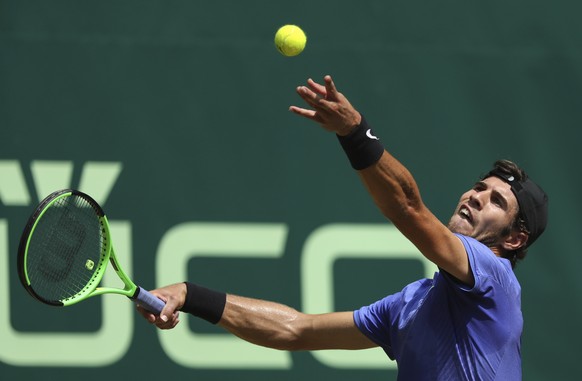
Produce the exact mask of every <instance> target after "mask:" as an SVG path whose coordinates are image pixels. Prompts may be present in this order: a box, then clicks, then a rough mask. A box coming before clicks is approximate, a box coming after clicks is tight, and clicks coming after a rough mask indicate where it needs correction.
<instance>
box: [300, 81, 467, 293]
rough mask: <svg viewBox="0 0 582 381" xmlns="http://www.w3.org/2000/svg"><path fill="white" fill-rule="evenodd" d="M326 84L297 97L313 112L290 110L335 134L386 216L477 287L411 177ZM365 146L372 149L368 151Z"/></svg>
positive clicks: (460, 250) (454, 241)
mask: <svg viewBox="0 0 582 381" xmlns="http://www.w3.org/2000/svg"><path fill="white" fill-rule="evenodd" d="M324 82H325V83H324V85H321V84H318V83H315V82H314V81H313V80H311V79H309V80H308V82H307V85H308V86H300V87H298V88H297V93H298V94H299V95H300V96H301V98H303V100H304V101H305V102H306V103H307V104H308V105H309V106H310V107H311V109H305V108H301V107H297V106H291V107H290V110H291V111H292V112H294V113H296V114H298V115H301V116H303V117H306V118H308V119H311V120H313V121H315V122H317V123H319V124H320V125H321V126H322V127H323V128H324V129H326V130H328V131H331V132H335V133H336V134H337V135H338V136H339V137H340V141H341V142H342V146H343V147H344V149H345V150H346V152H347V153H348V157H349V158H350V161H351V162H352V165H354V168H356V169H358V175H359V176H360V178H361V180H362V182H363V183H364V185H365V186H366V189H367V190H368V192H369V193H370V195H371V196H372V198H373V200H374V202H375V203H376V205H377V206H378V208H379V209H380V211H381V212H382V213H383V214H384V216H386V217H387V218H388V219H389V220H390V221H392V222H393V223H394V225H395V226H396V227H397V228H398V229H399V230H400V231H401V232H402V233H403V234H404V235H405V236H406V237H407V238H408V239H409V240H410V241H411V242H412V243H413V244H414V245H415V246H416V247H417V248H418V249H419V250H420V252H421V253H422V254H423V255H424V256H425V257H426V258H428V259H429V260H430V261H432V262H433V263H435V264H436V265H437V266H439V267H440V268H442V269H444V270H445V271H447V272H448V273H450V274H452V275H453V276H455V277H456V278H457V279H459V280H461V281H462V282H464V283H466V284H469V285H472V284H473V282H474V280H473V275H472V273H471V271H470V268H469V260H468V257H467V254H466V252H465V249H464V247H463V244H462V243H461V241H460V240H459V239H458V238H457V237H456V236H455V235H454V234H453V233H452V232H451V231H450V230H449V229H448V228H447V227H446V226H445V225H444V224H442V223H441V222H440V221H439V220H438V219H437V218H436V217H435V216H434V215H433V214H432V213H431V211H430V210H429V209H428V208H427V207H426V206H425V205H424V203H423V202H422V199H421V196H420V192H419V190H418V187H417V185H416V182H415V180H414V178H413V177H412V175H411V174H410V172H409V171H408V170H407V169H406V168H405V167H404V166H403V165H402V164H401V163H400V162H399V161H398V160H396V159H395V158H394V157H393V156H392V155H391V154H389V153H388V152H387V151H385V150H384V149H383V148H382V147H381V146H379V143H378V142H377V138H376V137H375V136H374V135H373V134H372V133H371V130H370V129H369V128H368V127H367V126H364V125H363V124H362V123H365V122H363V120H362V117H361V115H360V113H359V112H358V111H357V110H356V109H355V108H354V107H353V106H352V105H351V104H350V102H349V101H348V100H347V98H346V97H345V96H344V95H343V94H342V93H340V92H338V91H337V89H336V87H335V84H334V83H333V80H332V78H331V77H330V76H326V77H325V78H324ZM366 139H370V141H369V142H368V141H366ZM366 146H370V147H372V148H371V149H367V148H366ZM362 147H364V148H362ZM379 147H380V148H379ZM368 151H369V152H371V154H370V155H368Z"/></svg>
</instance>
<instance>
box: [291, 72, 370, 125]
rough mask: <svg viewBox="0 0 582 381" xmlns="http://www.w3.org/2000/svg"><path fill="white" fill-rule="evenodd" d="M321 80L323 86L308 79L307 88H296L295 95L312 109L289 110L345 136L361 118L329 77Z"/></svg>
mask: <svg viewBox="0 0 582 381" xmlns="http://www.w3.org/2000/svg"><path fill="white" fill-rule="evenodd" d="M323 80H324V83H325V84H324V85H321V84H319V83H316V82H315V81H314V80H313V79H311V78H309V79H308V80H307V86H299V87H297V94H299V96H300V97H301V98H303V100H304V101H305V102H306V103H307V104H308V105H309V106H310V107H311V108H312V109H306V108H301V107H297V106H291V107H289V110H290V111H292V112H294V113H295V114H297V115H301V116H303V117H305V118H307V119H311V120H313V121H314V122H317V123H319V124H320V125H321V126H322V127H323V128H324V129H326V130H328V131H331V132H335V133H336V134H338V135H347V134H349V133H350V132H351V130H352V129H353V128H354V127H356V126H357V125H358V124H360V122H361V120H362V117H361V115H360V113H359V112H358V111H357V110H356V109H355V108H354V107H353V106H352V105H351V103H350V102H349V101H348V99H347V98H346V97H345V96H344V95H343V94H342V93H340V92H339V91H337V88H336V87H335V84H334V83H333V80H332V78H331V76H329V75H326V76H325V77H324V78H323Z"/></svg>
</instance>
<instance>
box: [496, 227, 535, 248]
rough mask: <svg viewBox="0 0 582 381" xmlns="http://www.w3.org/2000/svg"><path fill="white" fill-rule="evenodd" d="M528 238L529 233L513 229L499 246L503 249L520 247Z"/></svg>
mask: <svg viewBox="0 0 582 381" xmlns="http://www.w3.org/2000/svg"><path fill="white" fill-rule="evenodd" d="M528 238H529V235H528V234H527V233H524V232H522V231H516V230H514V231H512V232H511V233H509V235H508V236H507V237H505V240H504V241H503V243H502V244H501V246H503V249H504V250H507V251H513V250H517V249H519V248H520V247H522V246H525V244H526V242H527V239H528Z"/></svg>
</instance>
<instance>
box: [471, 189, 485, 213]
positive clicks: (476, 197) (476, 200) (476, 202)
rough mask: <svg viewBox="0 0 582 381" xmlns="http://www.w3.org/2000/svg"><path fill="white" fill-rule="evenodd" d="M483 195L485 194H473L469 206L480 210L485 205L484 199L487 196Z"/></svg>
mask: <svg viewBox="0 0 582 381" xmlns="http://www.w3.org/2000/svg"><path fill="white" fill-rule="evenodd" d="M483 193H484V192H473V193H472V194H471V195H470V196H469V205H471V206H472V207H473V208H475V209H478V210H480V209H481V208H482V207H483V204H484V200H483V198H484V197H485V195H484V194H483Z"/></svg>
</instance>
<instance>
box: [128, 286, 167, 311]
mask: <svg viewBox="0 0 582 381" xmlns="http://www.w3.org/2000/svg"><path fill="white" fill-rule="evenodd" d="M137 290H138V292H137V295H135V296H134V297H133V301H134V302H135V303H136V304H139V305H140V306H141V307H143V308H145V309H146V310H148V311H150V312H152V313H154V314H156V315H159V314H160V312H162V309H163V308H164V306H165V305H166V303H164V301H163V300H161V299H160V298H158V297H157V296H154V295H153V294H151V293H150V292H148V291H146V290H145V289H144V288H142V287H140V286H137Z"/></svg>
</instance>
